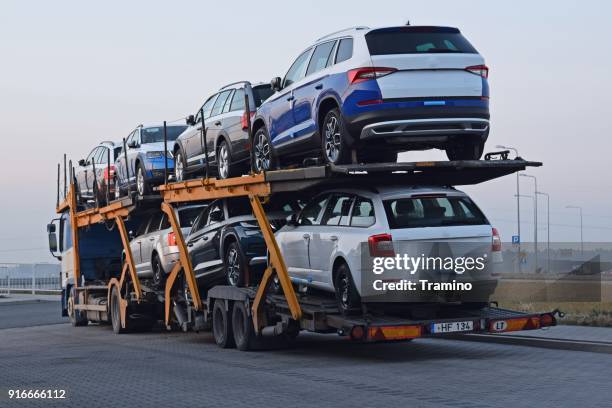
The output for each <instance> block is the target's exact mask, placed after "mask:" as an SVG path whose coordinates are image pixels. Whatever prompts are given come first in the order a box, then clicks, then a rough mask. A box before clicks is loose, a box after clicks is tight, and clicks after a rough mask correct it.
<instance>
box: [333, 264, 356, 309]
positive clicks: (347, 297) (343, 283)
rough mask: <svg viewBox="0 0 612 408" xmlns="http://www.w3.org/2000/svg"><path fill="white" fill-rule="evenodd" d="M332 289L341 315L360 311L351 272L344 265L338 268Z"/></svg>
mask: <svg viewBox="0 0 612 408" xmlns="http://www.w3.org/2000/svg"><path fill="white" fill-rule="evenodd" d="M334 288H335V289H336V300H337V301H338V309H340V312H342V314H344V315H348V314H352V313H356V312H358V311H360V308H361V298H360V297H359V293H358V292H357V288H356V287H355V283H354V281H353V276H352V275H351V271H350V270H349V268H348V266H347V265H346V264H345V263H342V264H340V266H338V270H337V271H336V279H334Z"/></svg>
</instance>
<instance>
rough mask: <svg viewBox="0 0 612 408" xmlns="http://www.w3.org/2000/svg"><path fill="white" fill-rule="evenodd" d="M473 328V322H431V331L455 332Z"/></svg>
mask: <svg viewBox="0 0 612 408" xmlns="http://www.w3.org/2000/svg"><path fill="white" fill-rule="evenodd" d="M472 330H474V322H473V321H467V322H448V323H433V324H432V325H431V332H432V333H455V332H465V331H472Z"/></svg>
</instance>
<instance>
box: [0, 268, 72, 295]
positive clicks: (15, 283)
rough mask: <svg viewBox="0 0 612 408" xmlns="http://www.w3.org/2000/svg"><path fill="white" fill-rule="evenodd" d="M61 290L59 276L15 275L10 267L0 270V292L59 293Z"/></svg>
mask: <svg viewBox="0 0 612 408" xmlns="http://www.w3.org/2000/svg"><path fill="white" fill-rule="evenodd" d="M61 290H62V288H61V282H60V276H59V274H58V275H57V276H49V275H45V276H37V275H36V273H34V274H32V275H31V276H24V275H23V274H19V276H15V272H14V271H11V269H10V268H7V269H5V270H4V271H0V294H11V292H13V293H32V294H36V293H59V292H60V291H61Z"/></svg>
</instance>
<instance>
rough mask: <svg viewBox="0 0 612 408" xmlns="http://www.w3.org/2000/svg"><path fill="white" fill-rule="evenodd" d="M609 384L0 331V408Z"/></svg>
mask: <svg viewBox="0 0 612 408" xmlns="http://www.w3.org/2000/svg"><path fill="white" fill-rule="evenodd" d="M21 306H22V307H24V308H26V309H30V308H31V307H32V306H31V305H30V304H23V305H21ZM1 310H2V307H0V311H1ZM0 313H2V315H0V319H4V318H5V316H4V313H3V312H0ZM610 378H612V357H610V355H608V354H595V353H587V352H575V351H561V350H549V349H541V348H532V347H524V346H512V345H500V344H489V343H472V342H464V341H452V340H438V339H423V340H416V341H413V342H411V343H394V344H352V343H348V342H347V341H345V340H343V339H342V338H339V337H337V336H333V335H331V336H330V335H328V336H320V335H304V336H302V335H301V336H300V337H299V339H298V342H297V344H296V345H295V347H293V348H291V349H280V350H272V351H264V352H248V353H244V352H239V351H236V350H221V349H219V348H218V347H217V346H216V345H215V344H214V341H213V339H212V336H211V334H210V333H200V334H196V333H190V334H183V333H166V332H157V333H149V334H129V335H119V336H116V335H114V334H112V332H111V330H110V328H109V327H108V326H89V327H82V328H73V327H71V326H70V325H69V324H55V325H48V326H37V327H28V328H11V329H2V330H0V392H1V394H0V406H2V407H36V406H41V407H49V406H62V407H64V406H70V407H72V406H74V407H88V408H95V407H109V406H132V407H137V406H148V407H153V406H170V407H195V406H198V407H249V408H251V407H260V406H265V407H277V406H278V407H284V408H286V407H312V406H319V407H336V406H338V407H346V406H360V407H380V406H398V407H425V408H428V407H449V408H485V407H509V406H512V407H533V406H538V407H576V406H585V407H602V408H603V407H606V408H607V407H609V406H610V399H611V398H612V391H611V390H612V388H611V386H610ZM13 387H18V388H22V389H23V388H26V389H30V388H38V389H40V388H44V389H65V390H66V396H67V398H66V399H65V400H62V401H60V400H56V401H49V400H44V401H43V400H38V401H32V400H30V401H24V400H21V401H17V400H8V399H7V397H6V396H7V390H8V389H12V388H13Z"/></svg>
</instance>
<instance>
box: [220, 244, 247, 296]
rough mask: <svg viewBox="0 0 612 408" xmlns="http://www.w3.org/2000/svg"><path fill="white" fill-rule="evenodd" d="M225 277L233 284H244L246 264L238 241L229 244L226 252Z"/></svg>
mask: <svg viewBox="0 0 612 408" xmlns="http://www.w3.org/2000/svg"><path fill="white" fill-rule="evenodd" d="M224 266H225V278H226V280H227V283H228V284H229V285H231V286H244V275H245V264H244V259H243V258H242V253H241V252H240V248H238V243H236V242H232V243H230V244H229V246H228V248H227V251H226V253H225V262H224Z"/></svg>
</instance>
